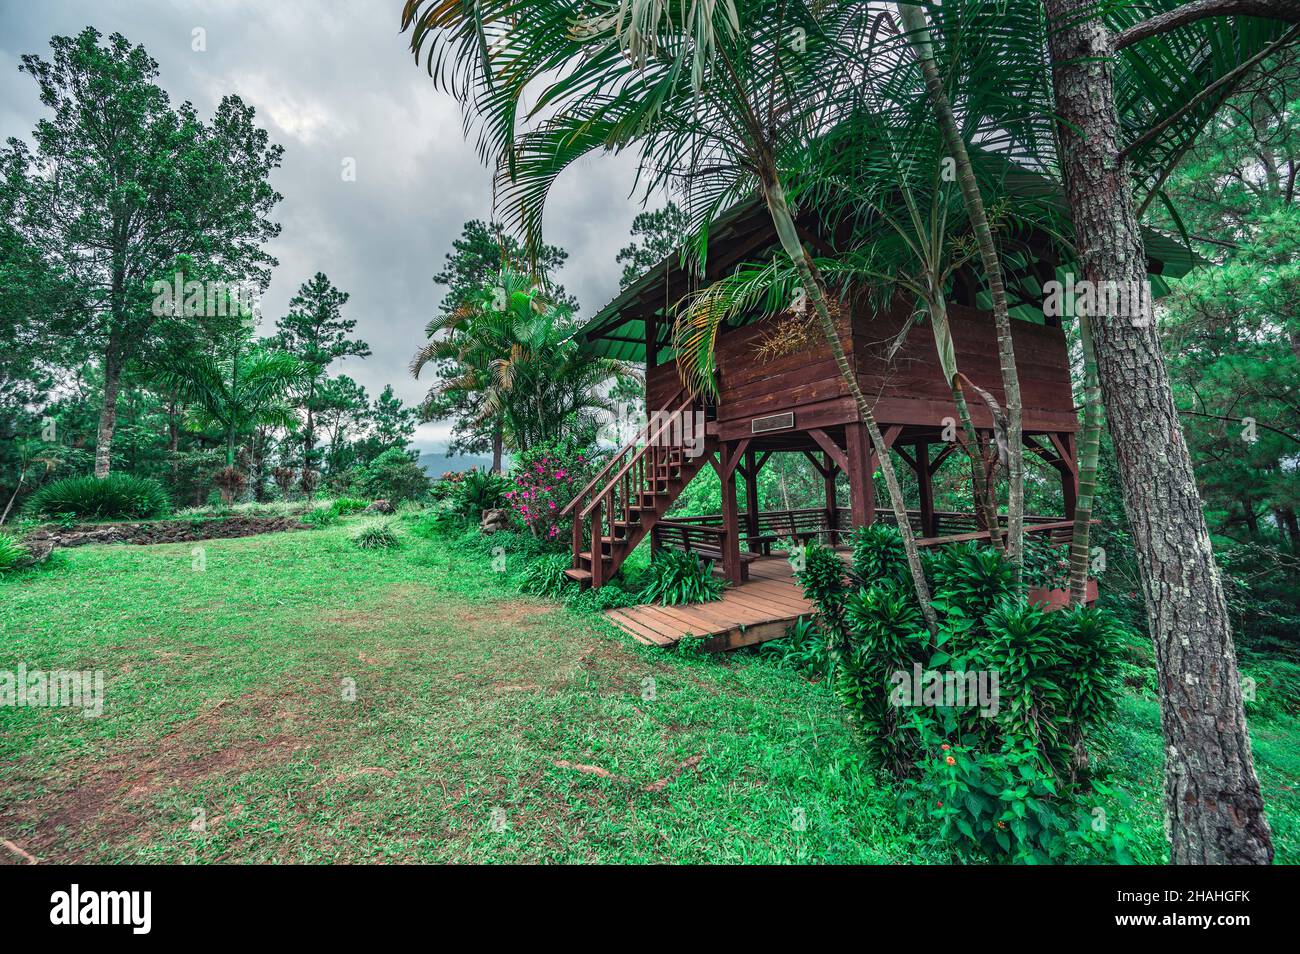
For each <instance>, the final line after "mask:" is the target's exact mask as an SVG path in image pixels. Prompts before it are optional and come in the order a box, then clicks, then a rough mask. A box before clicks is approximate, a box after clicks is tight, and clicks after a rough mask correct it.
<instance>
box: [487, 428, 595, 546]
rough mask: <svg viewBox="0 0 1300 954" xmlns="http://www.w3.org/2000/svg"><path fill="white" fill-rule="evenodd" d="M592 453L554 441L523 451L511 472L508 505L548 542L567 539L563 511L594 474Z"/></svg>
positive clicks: (526, 524)
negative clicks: (561, 518) (554, 442)
mask: <svg viewBox="0 0 1300 954" xmlns="http://www.w3.org/2000/svg"><path fill="white" fill-rule="evenodd" d="M592 456H593V455H592V453H591V451H590V450H588V449H586V448H580V447H577V446H574V445H571V444H567V443H564V442H562V443H559V444H551V445H547V446H543V447H538V448H535V449H534V450H532V451H529V452H528V453H526V454H521V455H520V457H519V459H518V461H517V462H516V463H515V467H514V470H513V471H512V472H511V475H510V476H511V485H510V489H509V490H507V491H506V492H505V494H504V495H503V496H504V498H505V502H506V506H508V507H509V508H510V509H511V510H512V511H513V512H514V514H515V516H517V517H518V518H519V520H520V522H521V523H523V524H524V526H526V527H527V528H528V530H529V532H530V533H532V534H533V536H535V537H538V538H539V539H541V540H546V541H548V542H557V543H558V542H559V541H562V540H566V539H567V538H568V528H569V526H570V524H569V523H568V522H567V521H565V522H564V524H563V525H561V522H560V511H562V510H563V509H564V508H565V507H566V506H567V505H568V503H569V501H570V500H572V499H573V497H574V495H575V494H577V493H578V491H580V490H581V489H582V488H583V487H585V486H586V485H587V482H588V481H589V480H591V478H592V477H593V476H594V474H595V463H596V462H595V461H594V460H593V459H592Z"/></svg>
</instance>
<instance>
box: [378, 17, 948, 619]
mask: <svg viewBox="0 0 1300 954" xmlns="http://www.w3.org/2000/svg"><path fill="white" fill-rule="evenodd" d="M403 24H404V28H408V29H411V30H412V31H413V32H412V39H411V45H412V49H413V50H414V51H415V53H416V55H417V57H418V56H420V55H421V54H422V53H425V52H427V62H428V66H429V69H430V72H431V73H432V72H435V69H434V67H435V65H437V66H438V69H437V71H436V72H437V73H438V76H439V79H440V81H441V82H443V83H444V85H445V86H446V87H447V88H449V89H450V90H452V91H453V92H455V93H458V94H459V95H460V96H461V97H462V99H463V101H464V102H465V103H466V104H467V105H468V106H469V108H470V109H471V112H472V114H473V115H474V116H475V117H476V118H477V119H478V121H479V122H480V136H479V144H480V148H481V150H482V152H483V153H484V154H485V156H486V157H488V158H490V159H493V160H495V161H496V162H497V163H498V168H499V178H500V181H499V192H500V194H501V196H502V197H503V199H504V201H505V203H506V204H507V206H508V207H509V208H510V209H511V210H512V211H513V213H514V214H515V216H516V219H517V222H518V225H519V226H520V228H521V229H522V231H523V232H524V234H525V235H526V236H527V238H528V240H529V244H530V246H536V245H537V244H538V243H539V241H540V235H541V222H542V211H543V208H544V206H545V202H546V197H547V194H548V192H549V189H550V186H551V184H552V183H553V182H554V181H555V179H556V177H557V176H559V174H560V173H561V172H563V171H564V169H566V168H567V167H568V166H569V165H570V164H572V163H573V162H574V161H576V160H577V159H579V158H581V157H583V156H585V155H587V154H589V153H591V152H596V151H602V152H603V151H617V150H620V149H624V148H636V149H637V150H638V151H639V154H640V159H641V162H640V173H641V176H642V179H643V182H644V183H645V185H646V188H647V191H649V190H653V189H659V188H671V187H673V186H678V187H684V188H685V190H686V192H687V198H688V209H689V211H690V212H691V215H692V222H693V225H694V226H695V230H696V236H697V245H696V249H695V253H696V256H697V258H698V259H699V260H700V261H701V262H702V261H703V259H704V257H705V255H706V253H707V224H708V222H710V221H712V220H713V218H715V217H716V215H717V214H718V213H719V212H720V211H721V210H722V209H723V208H725V207H727V206H729V205H731V204H732V203H734V202H735V201H737V200H738V199H740V198H742V197H744V196H746V195H749V194H752V193H753V192H754V191H757V192H758V193H759V194H760V195H761V196H762V197H763V200H764V202H765V204H766V207H767V210H768V212H769V214H770V216H771V219H772V224H773V227H774V229H775V231H776V234H777V237H778V240H779V242H780V245H781V248H782V250H783V252H784V253H785V255H786V256H787V257H788V258H789V261H790V262H791V263H792V264H793V267H794V269H795V271H796V273H797V275H798V278H799V281H800V283H801V286H800V287H801V288H802V290H803V296H804V297H805V298H806V300H807V301H808V302H810V303H811V305H812V308H813V313H814V315H815V317H816V320H817V322H818V324H819V326H820V330H821V333H822V335H823V336H824V337H825V339H826V342H827V345H828V347H829V349H830V352H831V355H832V357H833V358H834V360H835V363H836V366H837V368H838V369H839V372H840V376H841V378H842V380H843V382H844V386H845V389H846V391H847V392H848V394H849V395H850V396H851V397H852V398H853V400H854V402H855V404H856V406H857V408H858V414H859V416H860V418H861V420H862V423H863V424H864V425H865V427H866V430H867V433H868V434H869V436H870V439H871V441H872V444H873V446H874V447H875V449H876V452H877V455H878V459H879V461H880V465H879V466H880V469H881V473H882V475H883V477H884V479H885V485H886V487H887V488H888V491H889V499H890V504H891V506H892V508H893V510H894V514H895V517H896V520H897V523H898V529H899V532H900V533H901V534H902V537H903V546H904V550H905V552H906V554H907V562H908V566H909V569H910V571H911V577H912V582H913V586H914V588H915V590H916V594H917V599H918V601H919V603H920V606H921V609H922V612H923V614H924V616H925V619H926V621H927V624H928V625H929V627H930V628H931V630H934V629H935V628H936V626H937V623H936V620H935V616H934V611H933V610H932V609H931V607H930V594H929V586H928V584H927V582H926V579H925V574H924V571H923V570H922V567H921V560H920V554H919V552H918V550H917V547H916V541H915V538H914V535H913V533H912V530H911V527H910V525H909V523H908V520H907V511H906V503H905V500H904V498H903V493H902V488H901V486H900V485H899V481H898V477H897V474H896V472H895V470H894V466H893V462H892V460H891V459H890V455H889V449H888V447H887V445H886V444H885V441H884V436H883V435H882V434H881V432H880V428H879V426H878V424H877V422H876V419H875V416H874V414H873V413H872V407H871V404H870V403H868V401H867V399H866V397H865V396H864V395H863V393H862V390H861V388H860V387H859V385H858V381H857V376H856V374H855V373H854V371H853V367H852V365H851V364H850V363H849V359H848V356H847V355H846V354H845V352H844V349H843V346H842V344H841V342H840V337H839V334H838V332H837V329H836V322H835V318H834V316H833V315H832V305H831V303H830V302H829V300H828V292H827V289H826V285H825V283H824V282H823V280H822V278H821V276H820V274H819V273H818V271H817V266H816V263H815V262H814V261H813V258H812V257H811V255H810V254H809V253H808V251H807V250H806V249H805V248H804V245H803V240H802V238H801V237H800V233H799V229H798V227H797V226H796V224H795V214H794V212H793V211H792V210H791V208H790V203H789V201H788V199H787V196H786V188H785V177H784V174H783V169H782V166H781V161H782V157H783V156H785V155H786V154H788V153H789V151H790V150H791V149H793V148H799V147H801V146H803V145H805V144H806V143H808V142H809V141H810V140H811V139H812V138H813V137H814V136H815V135H817V134H818V133H820V132H822V131H824V130H825V129H826V128H829V127H830V126H831V125H833V121H834V117H835V107H836V104H837V102H839V98H842V97H843V96H846V95H851V91H852V90H854V89H856V88H857V86H858V85H860V84H861V83H863V82H866V81H868V79H869V74H870V69H871V67H870V66H869V65H867V64H863V63H861V62H859V61H858V59H857V57H858V53H859V51H860V50H861V49H862V48H863V47H864V46H865V45H866V44H867V42H868V41H867V34H868V32H869V31H870V29H871V26H872V21H871V18H870V17H868V16H866V15H865V11H864V10H860V9H857V8H856V7H854V6H852V5H837V4H820V5H814V4H805V3H798V2H792V0H712V2H700V3H694V4H690V5H687V4H681V3H674V2H672V0H618V2H616V3H602V2H585V0H540V2H536V3H519V2H516V0H492V2H473V0H462V2H457V0H445V2H444V0H408V3H407V5H406V8H405V12H404V14H403ZM534 83H536V84H540V85H541V87H542V89H541V93H540V95H539V96H538V97H537V99H536V103H535V105H534V106H533V107H532V109H531V110H525V109H524V107H523V105H522V104H523V96H524V92H525V89H527V88H529V87H530V85H531V84H534ZM541 116H545V117H546V118H544V119H539V117H541ZM524 124H531V128H528V129H523V128H522V126H523V125H524Z"/></svg>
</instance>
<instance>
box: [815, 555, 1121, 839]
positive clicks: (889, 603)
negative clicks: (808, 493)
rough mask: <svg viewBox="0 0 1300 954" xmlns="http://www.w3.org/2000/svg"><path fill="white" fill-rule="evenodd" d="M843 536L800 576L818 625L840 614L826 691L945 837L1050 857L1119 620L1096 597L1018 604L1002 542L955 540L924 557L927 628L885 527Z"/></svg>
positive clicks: (1099, 714) (1102, 703) (1103, 710)
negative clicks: (838, 644)
mask: <svg viewBox="0 0 1300 954" xmlns="http://www.w3.org/2000/svg"><path fill="white" fill-rule="evenodd" d="M854 542H855V547H854V572H853V573H852V574H850V575H849V578H845V577H844V575H843V574H842V573H840V572H838V571H836V570H835V568H834V566H833V564H832V563H831V559H830V556H828V555H826V554H825V553H818V552H817V550H816V549H812V550H810V551H809V554H808V560H807V561H806V562H807V563H808V566H809V567H811V568H812V571H811V572H810V571H809V569H807V568H805V570H804V572H803V573H801V574H799V580H800V582H801V583H802V584H803V586H804V592H805V595H806V596H807V597H808V598H809V599H811V600H813V601H814V603H815V604H816V606H817V609H818V621H819V623H820V622H821V620H823V619H830V620H838V621H839V623H838V625H840V626H841V627H842V634H843V640H844V642H843V649H842V651H841V653H840V661H839V662H840V664H839V672H838V676H837V678H836V689H837V690H838V692H839V694H840V697H841V699H842V700H843V702H844V704H845V706H846V707H847V708H848V710H849V712H850V713H851V715H852V716H853V718H854V720H855V722H856V723H857V724H858V726H859V727H860V729H861V731H862V738H863V742H864V744H865V745H866V746H867V748H868V750H869V752H870V753H871V754H872V756H873V758H874V760H875V761H876V762H877V763H878V764H880V765H881V766H882V767H884V768H886V769H888V770H889V771H891V772H893V773H894V774H895V775H897V776H899V777H900V778H903V779H904V780H906V781H907V783H908V786H911V787H912V788H914V789H915V791H914V792H913V794H916V795H917V797H918V798H920V802H919V803H925V802H926V799H929V800H930V801H931V802H936V803H937V802H943V803H944V805H946V806H947V808H946V809H945V810H944V811H942V812H940V813H939V814H935V813H934V811H931V812H930V814H931V815H932V816H933V817H935V818H936V819H938V820H939V821H940V822H941V824H942V830H943V832H944V838H945V839H956V840H957V841H958V842H959V843H962V844H965V846H966V847H967V848H971V847H974V848H978V850H980V851H981V852H984V853H986V854H991V855H994V856H997V857H1000V858H1003V859H1013V860H1021V861H1023V860H1048V859H1051V858H1053V857H1055V856H1056V855H1057V854H1058V853H1059V852H1060V851H1062V850H1064V845H1065V842H1064V841H1063V840H1062V839H1061V837H1060V836H1061V833H1062V823H1061V822H1060V819H1061V818H1062V817H1066V816H1069V815H1071V814H1072V813H1073V812H1074V810H1075V808H1076V807H1077V806H1076V804H1075V802H1074V800H1075V799H1076V798H1077V795H1078V790H1077V788H1076V787H1075V781H1076V778H1077V775H1078V770H1079V768H1080V765H1079V762H1078V759H1077V753H1079V752H1081V751H1082V740H1083V737H1084V734H1085V733H1086V732H1088V731H1089V730H1090V729H1093V728H1095V727H1096V726H1098V725H1099V724H1100V723H1101V722H1102V721H1103V720H1104V718H1105V717H1106V715H1108V714H1109V713H1110V712H1111V711H1112V710H1113V708H1114V706H1115V704H1116V701H1117V698H1118V694H1119V692H1120V689H1121V686H1122V683H1121V681H1120V665H1121V660H1122V655H1123V649H1124V643H1125V631H1124V628H1123V627H1122V625H1121V624H1120V623H1119V622H1118V621H1117V620H1116V619H1115V618H1114V617H1112V616H1110V615H1109V614H1107V613H1104V612H1101V611H1098V610H1095V609H1091V608H1086V607H1078V608H1071V609H1067V610H1063V611H1059V612H1047V611H1046V610H1045V609H1044V608H1043V607H1041V606H1037V605H1030V604H1028V603H1027V602H1026V601H1025V599H1024V595H1023V588H1022V586H1021V585H1020V584H1019V583H1017V582H1016V580H1015V574H1014V572H1013V570H1012V568H1011V566H1010V565H1009V564H1008V563H1007V562H1006V560H1005V559H1004V558H1003V556H1002V554H1001V553H1000V552H998V551H996V550H994V549H992V548H989V547H981V546H976V545H969V544H968V545H961V546H951V547H945V548H943V549H942V550H941V551H940V552H939V553H936V554H934V555H932V556H929V557H927V558H926V564H927V569H928V571H929V573H930V575H931V577H932V583H933V588H932V591H933V594H934V598H933V601H932V605H933V607H934V610H935V614H936V616H937V618H938V627H937V632H936V633H934V634H931V633H930V631H929V630H928V629H927V628H926V626H925V623H924V620H923V618H922V616H921V612H920V607H919V606H918V604H917V603H916V598H915V594H914V591H913V590H912V587H911V584H910V581H909V580H907V579H906V578H905V577H902V575H901V573H899V572H898V570H897V567H898V560H899V555H898V549H897V547H896V546H895V543H896V541H895V538H894V535H893V534H891V533H888V532H873V533H870V534H867V533H862V532H859V533H858V534H856V535H855V540H854ZM823 549H824V548H823ZM859 570H860V571H861V574H862V575H860V573H859ZM918 692H919V693H921V695H919V696H918V695H917V693H918ZM972 694H974V698H972ZM944 746H946V747H947V748H943V747H944ZM958 747H960V749H961V753H962V757H961V759H960V760H959V759H958V758H957V756H956V755H955V754H953V752H952V750H956V749H957V748H958ZM936 751H942V752H943V753H944V755H943V758H942V760H941V761H940V763H939V765H940V767H938V768H936V766H935V764H934V761H933V756H934V752H936ZM950 758H951V759H953V760H954V761H952V762H949V761H948V759H950ZM954 767H955V768H954ZM936 773H938V774H936ZM1013 775H1014V776H1018V780H1016V784H1015V785H1014V786H1012V785H1009V784H1008V781H1007V780H1008V778H1009V777H1011V776H1013ZM1022 788H1023V789H1025V791H1023V792H1022V791H1020V790H1021V789H1022ZM995 789H996V790H995ZM1058 790H1059V791H1060V793H1061V794H1060V796H1058V795H1057V792H1058ZM1008 792H1009V794H1008ZM921 796H924V797H921ZM1053 800H1059V801H1060V804H1043V803H1044V802H1051V801H1053ZM937 810H938V809H937V807H936V808H935V811H937ZM1025 812H1028V813H1029V815H1026V814H1023V813H1025ZM1030 815H1032V817H1029V816H1030ZM1013 817H1014V818H1015V819H1016V821H1017V824H1016V825H1015V826H1014V828H1013V827H1012V825H1011V820H1012V818H1013Z"/></svg>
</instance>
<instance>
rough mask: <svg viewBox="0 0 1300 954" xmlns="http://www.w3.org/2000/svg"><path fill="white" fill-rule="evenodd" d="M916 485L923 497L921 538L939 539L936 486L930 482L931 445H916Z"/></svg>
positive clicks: (926, 442)
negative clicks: (936, 514) (935, 516)
mask: <svg viewBox="0 0 1300 954" xmlns="http://www.w3.org/2000/svg"><path fill="white" fill-rule="evenodd" d="M915 463H916V485H917V488H918V490H919V492H920V497H921V536H923V537H937V536H938V535H939V530H938V528H937V527H936V526H935V524H934V486H933V484H932V483H931V482H930V477H931V471H930V443H929V441H918V442H917V444H916V461H915Z"/></svg>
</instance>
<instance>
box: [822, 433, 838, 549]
mask: <svg viewBox="0 0 1300 954" xmlns="http://www.w3.org/2000/svg"><path fill="white" fill-rule="evenodd" d="M822 483H823V484H824V486H825V487H826V529H827V530H829V531H831V532H830V533H828V534H827V535H826V539H828V540H830V542H831V546H834V545H835V544H836V543H837V542H838V540H836V534H835V524H836V522H837V520H838V519H839V513H838V511H837V510H836V507H835V461H834V460H832V459H831V455H830V454H828V453H826V452H825V451H822Z"/></svg>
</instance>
